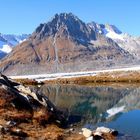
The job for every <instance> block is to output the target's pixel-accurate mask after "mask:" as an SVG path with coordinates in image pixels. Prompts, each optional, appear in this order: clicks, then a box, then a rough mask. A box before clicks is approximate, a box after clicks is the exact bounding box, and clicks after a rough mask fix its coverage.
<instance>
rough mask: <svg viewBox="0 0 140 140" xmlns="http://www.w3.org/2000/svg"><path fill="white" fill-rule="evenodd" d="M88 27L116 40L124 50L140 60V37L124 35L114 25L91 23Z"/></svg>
mask: <svg viewBox="0 0 140 140" xmlns="http://www.w3.org/2000/svg"><path fill="white" fill-rule="evenodd" d="M88 25H89V26H90V27H91V28H93V29H95V30H96V31H97V32H98V33H100V34H102V35H105V36H106V37H108V38H111V39H112V40H114V41H115V42H116V43H117V44H118V45H119V46H120V47H121V48H122V49H124V50H126V51H128V52H129V53H130V54H132V55H133V56H134V57H135V58H137V59H140V37H133V36H131V35H129V34H127V33H122V32H121V31H120V30H119V29H118V28H117V27H116V26H114V25H109V24H105V25H103V24H98V23H95V22H91V23H89V24H88Z"/></svg>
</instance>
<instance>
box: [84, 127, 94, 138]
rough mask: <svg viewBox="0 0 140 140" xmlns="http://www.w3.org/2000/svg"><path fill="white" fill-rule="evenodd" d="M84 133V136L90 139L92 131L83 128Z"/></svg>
mask: <svg viewBox="0 0 140 140" xmlns="http://www.w3.org/2000/svg"><path fill="white" fill-rule="evenodd" d="M82 131H83V135H84V136H85V137H86V138H88V137H90V136H91V135H92V131H91V130H90V129H87V128H82Z"/></svg>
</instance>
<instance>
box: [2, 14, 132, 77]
mask: <svg viewBox="0 0 140 140" xmlns="http://www.w3.org/2000/svg"><path fill="white" fill-rule="evenodd" d="M133 61H134V58H133V56H132V55H131V54H130V53H129V52H128V51H126V50H124V49H122V48H121V47H120V46H119V45H117V43H115V42H114V41H113V40H112V39H110V38H108V37H106V36H104V35H102V34H100V33H99V32H98V31H97V30H96V28H93V26H92V27H91V26H90V25H88V24H86V23H84V22H83V21H81V20H80V19H79V18H78V17H76V16H74V15H73V14H71V13H69V14H67V13H62V14H59V15H58V14H56V15H55V16H54V18H52V20H51V21H49V22H48V23H44V24H40V25H39V26H38V27H37V28H36V30H35V31H34V32H33V33H32V35H31V36H30V38H28V39H27V40H26V41H24V42H23V43H21V44H19V45H18V46H16V47H15V48H14V49H13V51H12V52H11V53H10V54H9V55H8V56H7V57H6V58H5V59H3V60H2V61H1V63H0V67H1V70H2V71H3V72H5V73H6V74H10V75H21V74H39V73H54V72H72V71H83V70H95V69H101V68H107V67H115V66H117V65H119V66H121V65H124V64H125V65H127V64H128V63H133Z"/></svg>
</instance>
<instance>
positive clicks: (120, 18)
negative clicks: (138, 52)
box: [0, 0, 140, 36]
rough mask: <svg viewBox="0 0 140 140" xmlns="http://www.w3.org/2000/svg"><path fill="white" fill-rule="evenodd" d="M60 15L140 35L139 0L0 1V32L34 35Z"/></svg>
mask: <svg viewBox="0 0 140 140" xmlns="http://www.w3.org/2000/svg"><path fill="white" fill-rule="evenodd" d="M61 12H72V13H73V14H75V15H77V16H78V17H79V18H80V19H82V20H83V21H85V22H91V21H95V22H98V23H110V24H114V25H116V26H117V27H118V28H119V29H120V30H122V31H123V32H128V33H130V34H132V35H136V36H140V0H0V32H1V33H6V34H7V33H10V34H12V33H13V34H21V33H32V32H33V31H34V30H35V28H36V27H37V26H38V25H39V24H40V23H44V22H47V21H48V20H50V19H51V17H53V16H54V14H56V13H61Z"/></svg>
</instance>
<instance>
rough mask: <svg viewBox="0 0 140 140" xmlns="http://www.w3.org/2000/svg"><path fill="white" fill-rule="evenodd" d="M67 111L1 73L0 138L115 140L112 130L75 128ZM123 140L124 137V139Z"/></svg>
mask: <svg viewBox="0 0 140 140" xmlns="http://www.w3.org/2000/svg"><path fill="white" fill-rule="evenodd" d="M68 117H69V116H68V115H67V112H64V111H60V110H59V109H57V107H56V106H55V105H54V104H53V103H51V102H50V101H49V99H48V98H47V97H46V96H44V95H43V94H39V93H34V92H32V91H31V90H30V89H29V88H28V87H26V86H23V85H21V84H20V83H17V82H15V81H12V80H11V79H9V78H7V77H6V76H5V75H1V77H0V139H1V140H24V139H25V140H26V139H27V140H115V139H116V138H117V135H118V132H117V131H116V130H113V129H110V128H105V127H98V128H97V129H95V130H90V129H87V128H82V129H75V128H74V127H70V126H69V125H68ZM124 140H125V139H124Z"/></svg>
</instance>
